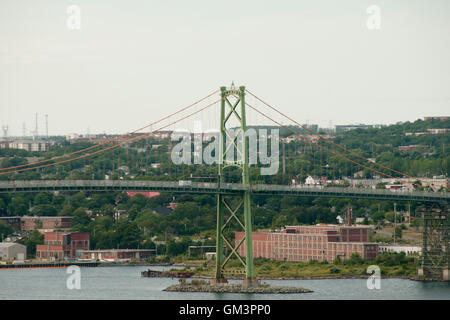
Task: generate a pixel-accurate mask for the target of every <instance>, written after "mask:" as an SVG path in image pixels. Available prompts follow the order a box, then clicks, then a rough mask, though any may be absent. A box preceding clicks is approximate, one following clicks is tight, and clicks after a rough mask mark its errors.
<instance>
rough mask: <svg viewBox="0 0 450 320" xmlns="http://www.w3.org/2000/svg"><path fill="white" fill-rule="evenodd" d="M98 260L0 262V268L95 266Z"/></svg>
mask: <svg viewBox="0 0 450 320" xmlns="http://www.w3.org/2000/svg"><path fill="white" fill-rule="evenodd" d="M99 264H100V263H99V262H53V263H52V262H47V263H21V264H0V269H40V268H67V267H69V266H78V267H80V268H82V267H90V268H92V267H97V266H98V265H99Z"/></svg>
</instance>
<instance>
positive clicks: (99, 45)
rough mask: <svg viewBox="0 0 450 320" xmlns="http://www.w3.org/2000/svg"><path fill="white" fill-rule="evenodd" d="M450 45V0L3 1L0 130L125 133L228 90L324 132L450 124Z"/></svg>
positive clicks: (0, 19) (14, 132)
mask: <svg viewBox="0 0 450 320" xmlns="http://www.w3.org/2000/svg"><path fill="white" fill-rule="evenodd" d="M70 5H77V6H78V7H79V8H80V9H81V29H80V30H70V29H69V28H68V27H67V19H68V17H69V15H68V14H67V12H66V10H67V8H68V7H69V6H70ZM370 5H377V6H378V7H379V8H380V10H381V11H380V12H381V20H380V22H381V23H380V27H381V28H380V29H378V30H371V29H369V28H368V27H367V25H366V22H367V19H368V18H369V16H370V14H368V13H367V12H366V10H367V8H368V7H369V6H370ZM449 42H450V1H448V0H442V1H439V0H433V1H430V0H417V1H414V0H403V1H402V0H396V1H375V0H371V1H365V0H354V1H350V0H345V1H344V0H341V1H335V0H329V1H324V0H322V1H320V0H319V1H318V0H315V1H312V0H311V1H299V0H293V1H283V0H280V1H262V0H255V1H247V0H246V1H244V0H240V1H234V0H227V1H212V0H190V1H181V0H180V1H167V0H165V1H162V0H161V1H150V0H133V1H125V0H108V1H92V0H72V1H65V0H34V1H29V0H0V125H9V127H10V131H9V132H10V135H21V134H22V123H23V122H25V123H26V127H27V132H29V131H30V130H31V129H34V114H35V113H36V112H37V113H38V114H39V127H40V133H43V132H44V114H48V115H49V123H50V125H49V133H50V134H67V133H72V132H77V133H86V131H87V128H88V127H89V128H90V132H91V133H101V132H107V133H122V132H128V131H130V130H134V129H136V128H138V127H140V126H142V125H145V124H147V123H149V122H151V121H153V120H156V119H157V118H159V117H162V116H164V115H166V114H168V113H169V112H173V111H175V110H177V109H179V108H181V107H183V106H185V105H186V104H189V103H190V102H192V101H194V100H196V99H197V98H199V97H202V96H205V95H206V94H208V93H210V92H212V91H213V90H214V89H217V88H218V87H219V86H221V85H229V84H230V83H231V81H234V82H235V83H236V85H245V86H247V88H248V89H250V90H251V91H253V92H254V93H256V94H258V95H259V96H261V97H262V98H264V99H265V100H267V101H268V102H270V103H272V104H273V105H275V106H277V107H278V108H280V109H281V110H283V111H284V112H286V113H287V114H289V115H291V116H292V117H293V118H295V119H296V120H298V121H299V122H301V123H306V122H308V123H318V124H319V125H320V126H322V127H328V126H329V125H330V121H331V124H332V125H335V124H348V123H371V124H377V123H385V124H387V123H395V122H397V121H406V120H411V121H412V120H415V119H418V118H423V117H424V116H430V115H449V110H450V59H449V57H450V43H449Z"/></svg>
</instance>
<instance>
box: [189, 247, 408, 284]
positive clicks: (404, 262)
mask: <svg viewBox="0 0 450 320" xmlns="http://www.w3.org/2000/svg"><path fill="white" fill-rule="evenodd" d="M416 264H417V261H416V260H415V259H414V258H410V257H406V256H405V254H404V253H399V254H397V253H383V254H381V255H379V256H378V257H377V258H376V259H375V260H374V261H365V260H363V259H361V258H360V257H359V255H358V254H353V255H352V257H351V259H348V260H344V261H343V262H340V261H339V259H336V260H335V261H333V263H328V262H326V261H325V262H317V261H310V262H288V261H276V260H269V259H255V270H256V273H257V275H258V277H261V278H276V279H278V278H296V279H307V278H334V277H338V278H339V277H368V276H370V274H368V273H367V268H368V267H369V266H370V265H377V266H379V267H380V270H381V276H385V277H413V276H414V275H415V273H416V267H417V266H416ZM227 266H228V265H227ZM229 267H230V268H229V269H230V272H233V271H236V273H235V274H234V276H236V277H239V273H238V271H239V270H241V267H240V266H239V263H238V261H234V260H232V261H231V262H230V266H229ZM194 274H195V275H197V276H209V277H212V276H214V267H213V266H209V267H207V268H201V269H195V270H194ZM231 274H233V273H231Z"/></svg>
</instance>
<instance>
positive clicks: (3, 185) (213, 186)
mask: <svg viewBox="0 0 450 320" xmlns="http://www.w3.org/2000/svg"><path fill="white" fill-rule="evenodd" d="M250 188H251V192H252V193H253V194H259V195H264V194H265V195H286V196H303V197H326V198H360V199H361V198H362V199H377V200H399V201H402V200H404V201H425V202H447V203H449V202H450V195H449V194H448V193H445V192H425V191H402V190H395V191H391V190H379V189H364V188H339V187H330V188H327V187H325V188H323V187H308V186H286V185H261V184H257V185H252V186H251V187H250ZM244 190H245V186H244V185H242V184H237V183H229V184H225V185H222V186H220V187H219V186H218V184H217V183H207V182H192V183H189V184H187V183H181V182H178V181H127V180H33V181H0V193H14V192H41V191H95V192H106V191H160V192H174V193H222V194H236V193H241V192H242V191H244Z"/></svg>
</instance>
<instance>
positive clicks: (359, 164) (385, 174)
mask: <svg viewBox="0 0 450 320" xmlns="http://www.w3.org/2000/svg"><path fill="white" fill-rule="evenodd" d="M246 104H247V106H249V107H250V108H252V109H253V110H255V111H256V112H258V113H260V114H261V115H262V116H264V117H266V118H267V119H269V120H271V121H273V122H274V123H276V124H277V125H279V126H280V127H281V128H283V129H286V130H288V131H290V132H292V133H293V134H295V135H298V136H300V137H301V138H302V139H306V138H305V137H304V136H303V135H301V134H299V133H297V132H295V131H293V130H291V129H289V128H288V127H286V126H285V125H283V124H281V123H279V122H278V121H276V120H274V119H272V118H271V117H269V116H267V115H266V114H264V113H263V112H261V111H259V110H258V109H256V108H255V107H253V106H251V105H250V104H248V103H246ZM315 144H316V146H318V147H320V148H322V149H324V150H325V151H327V152H329V153H333V154H334V155H336V156H338V157H340V158H342V159H344V160H347V161H348V162H352V163H354V164H356V165H358V166H360V167H363V168H365V169H368V170H371V171H374V172H376V173H379V174H382V175H384V176H386V177H389V178H394V177H393V176H391V175H389V174H387V173H384V172H381V171H378V170H376V169H373V168H370V167H367V166H365V165H363V164H361V163H359V162H356V161H353V160H351V159H349V158H347V157H346V156H343V155H340V154H339V153H336V152H334V151H331V150H330V149H328V148H326V147H324V146H321V145H320V144H318V143H315Z"/></svg>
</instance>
